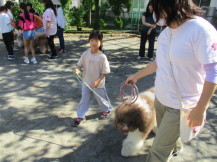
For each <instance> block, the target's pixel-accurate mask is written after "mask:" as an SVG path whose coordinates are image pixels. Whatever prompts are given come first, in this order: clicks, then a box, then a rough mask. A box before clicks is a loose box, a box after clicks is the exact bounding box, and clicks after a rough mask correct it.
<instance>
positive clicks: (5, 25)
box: [0, 13, 12, 33]
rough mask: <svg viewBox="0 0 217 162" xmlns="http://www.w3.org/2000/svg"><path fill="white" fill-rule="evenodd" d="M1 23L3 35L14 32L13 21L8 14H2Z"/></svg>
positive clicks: (0, 27)
mask: <svg viewBox="0 0 217 162" xmlns="http://www.w3.org/2000/svg"><path fill="white" fill-rule="evenodd" d="M0 22H1V23H0V29H1V33H8V32H10V31H11V30H12V26H11V20H10V18H9V16H8V15H7V14H5V13H1V14H0Z"/></svg>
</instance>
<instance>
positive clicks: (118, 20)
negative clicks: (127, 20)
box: [114, 18, 123, 29]
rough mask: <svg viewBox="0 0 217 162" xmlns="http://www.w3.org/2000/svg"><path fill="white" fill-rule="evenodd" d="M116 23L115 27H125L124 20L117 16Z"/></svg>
mask: <svg viewBox="0 0 217 162" xmlns="http://www.w3.org/2000/svg"><path fill="white" fill-rule="evenodd" d="M114 24H115V27H116V28H117V29H122V28H123V20H121V19H119V18H115V20H114Z"/></svg>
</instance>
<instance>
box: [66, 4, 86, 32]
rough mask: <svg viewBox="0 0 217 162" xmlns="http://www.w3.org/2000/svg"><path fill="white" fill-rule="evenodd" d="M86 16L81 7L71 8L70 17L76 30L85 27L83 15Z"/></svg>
mask: <svg viewBox="0 0 217 162" xmlns="http://www.w3.org/2000/svg"><path fill="white" fill-rule="evenodd" d="M85 14H86V11H85V9H84V7H83V6H80V7H73V8H72V9H71V11H70V17H74V19H75V21H74V23H75V25H76V26H77V29H78V30H79V28H81V27H82V26H84V25H85V22H84V15H85Z"/></svg>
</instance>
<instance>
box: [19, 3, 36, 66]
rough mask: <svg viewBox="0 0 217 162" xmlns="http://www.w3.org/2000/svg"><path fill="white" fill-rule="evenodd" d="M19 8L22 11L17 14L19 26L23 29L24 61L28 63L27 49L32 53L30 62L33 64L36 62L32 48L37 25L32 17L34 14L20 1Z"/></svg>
mask: <svg viewBox="0 0 217 162" xmlns="http://www.w3.org/2000/svg"><path fill="white" fill-rule="evenodd" d="M20 10H21V11H22V13H21V14H20V16H19V24H18V25H19V26H20V27H21V28H22V30H23V40H24V54H25V59H24V63H26V64H29V63H30V62H29V57H28V55H29V51H31V53H32V58H31V62H32V63H33V64H37V61H36V58H35V48H34V40H35V39H36V33H35V28H36V26H37V24H36V20H35V19H34V15H33V14H32V13H29V12H28V10H27V6H26V4H25V3H23V2H22V3H20Z"/></svg>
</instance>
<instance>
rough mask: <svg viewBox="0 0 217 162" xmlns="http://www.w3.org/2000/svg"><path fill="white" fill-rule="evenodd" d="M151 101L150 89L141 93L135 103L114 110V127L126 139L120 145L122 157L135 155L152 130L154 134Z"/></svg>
mask: <svg viewBox="0 0 217 162" xmlns="http://www.w3.org/2000/svg"><path fill="white" fill-rule="evenodd" d="M153 101H154V90H153V89H150V90H148V91H145V92H143V93H141V94H140V95H139V97H138V99H137V100H136V102H135V103H133V104H127V103H125V102H124V103H122V104H120V105H119V106H118V107H117V109H116V110H115V126H116V128H117V129H118V130H120V131H122V132H123V133H124V134H127V138H126V139H125V140H124V141H123V144H122V150H121V155H122V156H124V157H128V156H134V155H136V154H137V153H138V151H139V150H140V149H141V148H142V146H143V143H144V140H145V139H146V137H147V136H148V134H149V133H150V132H151V130H152V129H153V128H154V130H153V131H154V132H155V133H156V129H157V128H156V118H155V109H154V105H153Z"/></svg>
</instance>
